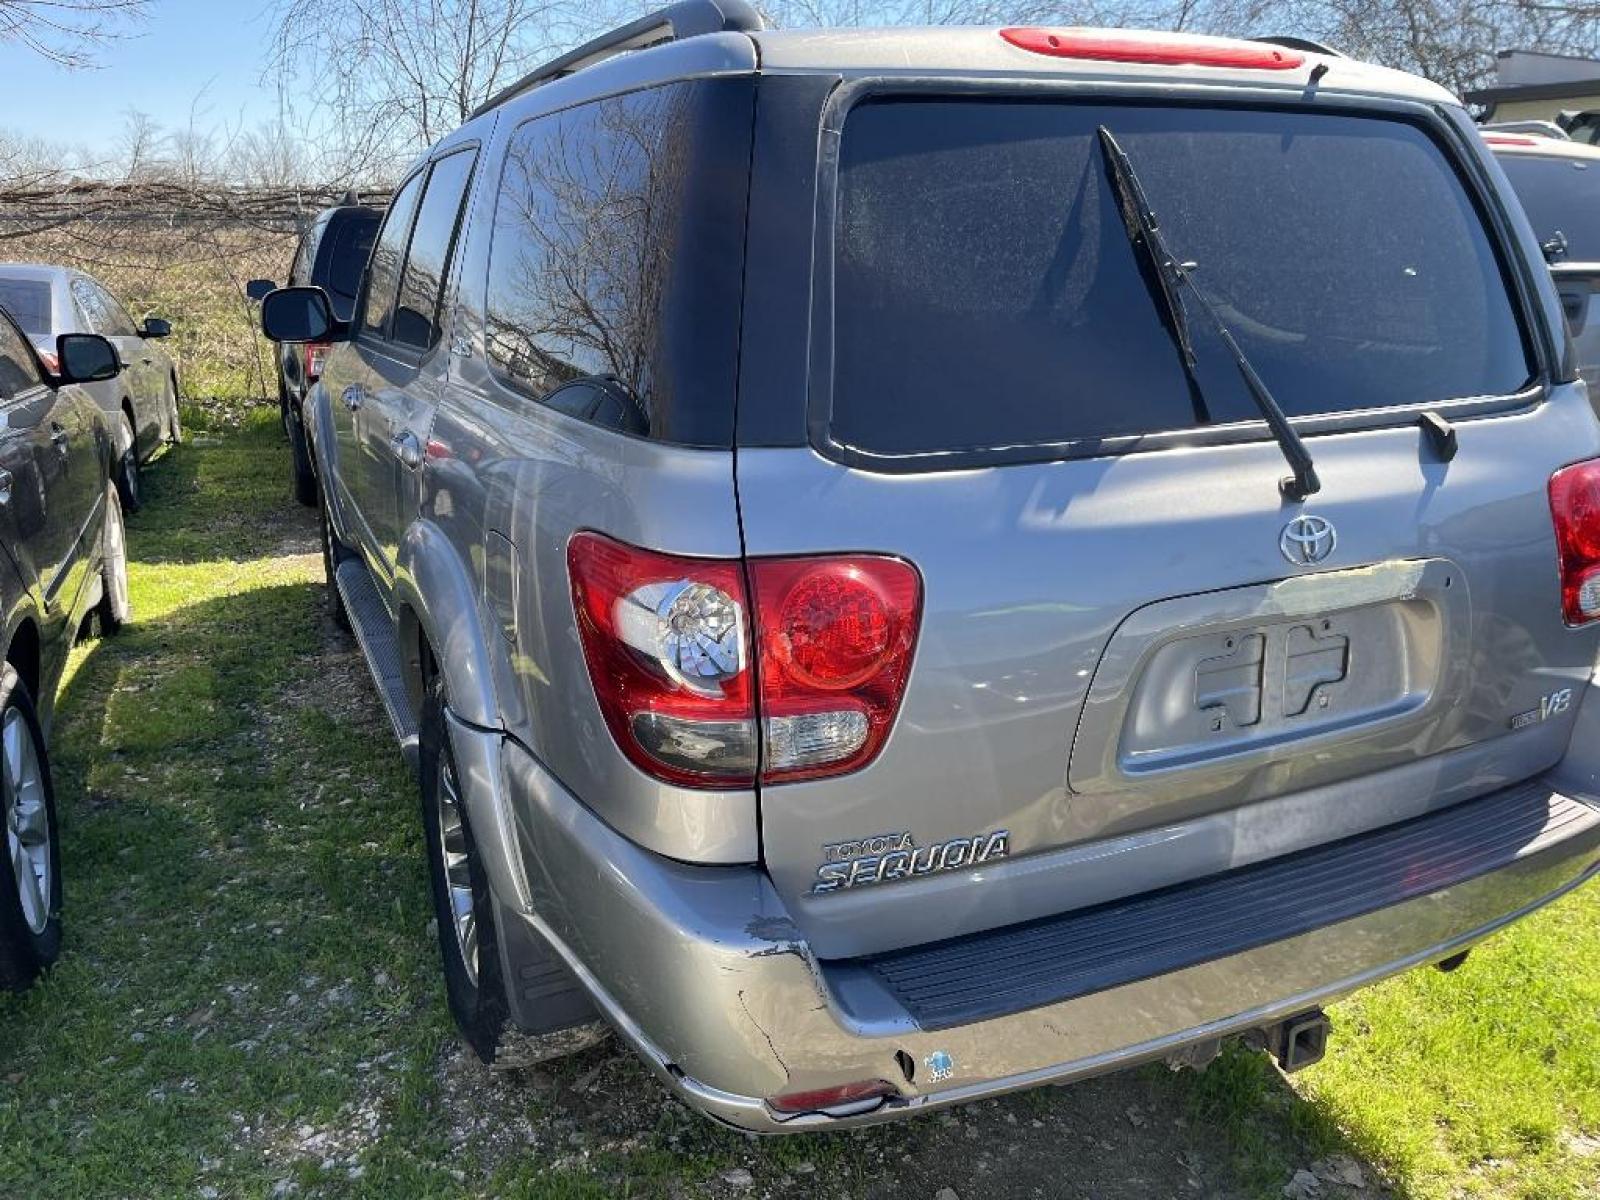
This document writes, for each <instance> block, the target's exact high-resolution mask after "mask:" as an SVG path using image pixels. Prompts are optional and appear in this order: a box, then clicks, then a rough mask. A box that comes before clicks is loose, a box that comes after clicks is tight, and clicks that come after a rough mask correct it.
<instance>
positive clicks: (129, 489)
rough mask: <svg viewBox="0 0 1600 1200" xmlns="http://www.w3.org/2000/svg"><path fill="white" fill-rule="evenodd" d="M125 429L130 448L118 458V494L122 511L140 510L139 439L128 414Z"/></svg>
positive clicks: (123, 424) (124, 418)
mask: <svg viewBox="0 0 1600 1200" xmlns="http://www.w3.org/2000/svg"><path fill="white" fill-rule="evenodd" d="M122 427H123V431H124V432H125V433H126V434H127V435H128V449H127V451H126V452H125V453H124V454H123V455H122V457H121V458H120V459H118V460H117V495H118V496H120V497H121V498H122V511H123V512H124V513H135V512H138V511H139V504H140V495H141V484H140V479H139V439H138V438H137V437H136V436H135V434H134V431H133V422H132V421H130V420H129V419H128V414H127V413H123V414H122Z"/></svg>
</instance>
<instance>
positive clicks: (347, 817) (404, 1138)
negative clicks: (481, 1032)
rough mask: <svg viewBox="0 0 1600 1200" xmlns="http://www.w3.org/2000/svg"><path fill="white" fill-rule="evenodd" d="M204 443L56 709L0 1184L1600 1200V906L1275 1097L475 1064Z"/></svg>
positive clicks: (216, 1190)
mask: <svg viewBox="0 0 1600 1200" xmlns="http://www.w3.org/2000/svg"><path fill="white" fill-rule="evenodd" d="M191 419H192V420H193V419H199V420H201V421H204V420H205V419H206V416H205V414H204V413H201V412H198V411H197V412H195V413H193V414H191ZM192 437H193V440H192V442H191V444H189V445H186V446H184V447H181V448H179V449H177V450H175V451H174V452H172V453H170V454H168V455H166V456H165V457H164V458H163V459H161V460H160V461H158V462H157V463H155V464H153V465H152V466H151V467H150V469H149V471H148V474H147V476H146V485H147V487H146V491H147V497H148V499H147V505H146V507H145V509H144V511H142V512H141V513H139V514H138V515H137V516H135V517H134V518H133V519H132V520H131V521H130V538H131V549H132V555H133V559H134V566H133V573H132V590H133V599H134V604H135V607H136V619H135V621H134V623H132V624H131V625H130V626H128V627H127V628H126V629H125V630H124V631H123V633H122V634H121V636H119V637H117V638H115V639H112V640H109V641H103V642H102V641H93V642H89V643H86V644H85V645H83V646H81V647H80V648H79V649H78V650H77V651H76V652H75V654H74V659H73V664H72V669H71V673H70V676H69V678H68V679H67V681H66V682H65V684H64V686H63V691H62V694H61V696H60V700H59V708H58V714H57V722H56V727H55V730H54V734H53V752H54V756H55V767H56V775H57V789H58V795H59V798H60V799H59V803H60V808H61V818H62V838H63V846H64V855H65V876H66V888H67V911H66V918H67V928H68V935H67V947H66V953H65V955H64V957H63V958H62V961H61V963H60V964H59V966H58V967H57V969H56V970H55V971H54V972H53V973H52V974H51V975H50V976H49V977H48V978H47V979H46V980H45V981H44V982H43V983H42V984H41V985H40V986H39V987H38V988H36V989H35V990H34V991H32V992H31V993H29V994H27V995H24V996H20V997H0V1196H4V1197H19V1198H22V1197H26V1198H27V1200H47V1198H54V1197H74V1198H76V1197H101V1196H106V1197H114V1196H136V1197H145V1196H169V1195H171V1196H217V1197H233V1196H238V1197H255V1196H269V1195H272V1194H274V1192H276V1193H277V1194H279V1195H284V1194H289V1193H293V1194H296V1195H319V1196H320V1195H326V1196H334V1197H342V1196H373V1197H409V1196H441V1197H443V1196H458V1195H494V1196H540V1197H589V1196H595V1197H601V1196H605V1197H609V1196H619V1195H652V1196H653V1195H699V1194H705V1193H707V1192H714V1193H716V1194H722V1195H731V1194H739V1195H747V1194H748V1195H760V1194H765V1193H770V1194H781V1195H785V1196H790V1195H797V1196H798V1195H804V1196H825V1197H829V1198H830V1200H837V1197H839V1196H840V1195H848V1196H851V1197H864V1196H878V1195H882V1196H898V1195H907V1196H930V1197H931V1196H933V1195H934V1194H935V1193H936V1192H937V1191H938V1189H939V1188H940V1187H941V1186H944V1185H946V1184H948V1185H951V1186H954V1187H955V1188H956V1190H957V1191H958V1193H959V1195H960V1196H961V1197H962V1198H963V1200H972V1198H973V1197H977V1196H1006V1197H1009V1196H1017V1197H1025V1196H1026V1197H1031V1196H1035V1195H1039V1196H1055V1195H1061V1194H1065V1195H1085V1196H1087V1195H1095V1196H1100V1197H1106V1198H1116V1200H1124V1198H1128V1200H1131V1198H1132V1197H1144V1196H1152V1197H1161V1196H1166V1195H1177V1194H1182V1195H1190V1194H1193V1195H1197V1196H1246V1195H1260V1196H1268V1197H1271V1196H1277V1195H1279V1194H1281V1189H1282V1187H1283V1185H1284V1183H1285V1182H1286V1181H1287V1179H1288V1177H1289V1176H1290V1175H1291V1174H1292V1173H1293V1171H1294V1170H1295V1169H1296V1168H1297V1167H1303V1166H1307V1165H1309V1164H1310V1163H1311V1162H1312V1161H1313V1160H1314V1159H1316V1158H1319V1157H1323V1156H1326V1155H1330V1154H1336V1153H1337V1154H1354V1155H1357V1156H1359V1157H1361V1158H1363V1160H1364V1161H1365V1162H1366V1163H1367V1169H1368V1171H1369V1174H1370V1175H1372V1176H1373V1177H1377V1176H1378V1175H1380V1174H1381V1175H1382V1176H1383V1177H1385V1178H1386V1179H1387V1180H1388V1181H1389V1183H1390V1184H1391V1185H1392V1187H1393V1188H1394V1190H1395V1191H1397V1192H1399V1193H1400V1194H1403V1195H1407V1196H1415V1197H1426V1198H1432V1197H1453V1196H1507V1197H1510V1196H1516V1197H1539V1198H1540V1200H1547V1198H1560V1197H1582V1196H1591V1197H1592V1196H1595V1195H1597V1194H1600V1154H1586V1153H1585V1151H1586V1150H1588V1149H1590V1148H1591V1145H1592V1143H1591V1142H1589V1141H1586V1140H1585V1139H1586V1138H1595V1137H1600V1056H1597V1047H1600V966H1597V964H1600V891H1597V890H1595V889H1592V888H1591V889H1589V890H1587V891H1584V892H1581V893H1579V894H1577V895H1575V896H1573V897H1571V898H1569V899H1568V900H1566V901H1564V902H1563V903H1562V904H1560V905H1558V906H1556V907H1554V908H1552V909H1551V910H1549V911H1547V912H1545V913H1543V914H1541V915H1539V916H1538V917H1536V918H1535V919H1533V920H1531V921H1528V922H1525V923H1524V924H1522V925H1520V926H1519V927H1517V928H1516V929H1514V930H1513V931H1511V932H1510V933H1508V934H1506V935H1503V936H1502V937H1500V938H1497V939H1496V940H1495V941H1493V942H1492V943H1490V944H1489V945H1488V946H1487V947H1485V948H1483V949H1481V950H1479V951H1478V952H1477V953H1476V954H1475V955H1474V957H1473V958H1472V960H1471V961H1470V962H1469V963H1468V964H1467V965H1466V966H1465V967H1464V968H1463V969H1462V970H1460V971H1458V972H1456V973H1455V974H1453V975H1449V976H1445V975H1440V974H1437V973H1435V972H1432V971H1425V972H1419V973H1414V974H1412V975H1410V976H1407V977H1405V978H1403V979H1400V980H1397V981H1394V982H1391V983H1389V984H1387V985H1385V986H1383V987H1381V988H1378V989H1376V990H1373V991H1371V992H1369V993H1367V994H1365V995H1364V996H1362V997H1359V998H1358V999H1356V1000H1354V1001H1352V1002H1349V1003H1346V1004H1343V1005H1341V1006H1339V1007H1338V1008H1337V1009H1336V1010H1335V1011H1334V1014H1333V1016H1334V1019H1335V1021H1336V1023H1337V1025H1338V1034H1337V1036H1336V1040H1335V1043H1334V1050H1333V1053H1332V1056H1331V1058H1330V1060H1329V1061H1328V1062H1327V1063H1325V1064H1324V1065H1322V1066H1320V1067H1317V1068H1313V1069H1312V1070H1311V1071H1309V1072H1307V1073H1306V1074H1305V1075H1303V1076H1301V1077H1299V1081H1297V1083H1296V1086H1295V1088H1290V1087H1288V1086H1286V1085H1285V1084H1284V1082H1283V1081H1282V1080H1281V1079H1280V1077H1279V1076H1277V1075H1276V1073H1275V1072H1273V1071H1272V1070H1271V1069H1270V1068H1269V1067H1268V1066H1267V1065H1266V1064H1265V1062H1264V1061H1263V1060H1262V1059H1261V1058H1260V1057H1259V1056H1252V1055H1247V1054H1244V1053H1232V1054H1229V1055H1227V1056H1225V1057H1224V1059H1223V1060H1222V1061H1220V1062H1219V1063H1218V1064H1216V1065H1214V1066H1213V1068H1212V1069H1211V1070H1210V1071H1209V1072H1208V1073H1206V1074H1205V1075H1201V1076H1187V1075H1186V1076H1170V1075H1168V1074H1166V1073H1165V1072H1164V1071H1162V1070H1161V1069H1159V1068H1156V1069H1150V1070H1146V1071H1143V1072H1137V1073H1134V1074H1131V1075H1130V1074H1125V1075H1121V1076H1117V1077H1113V1078H1110V1079H1105V1080H1097V1081H1092V1082H1090V1083H1087V1084H1083V1085H1078V1086H1075V1087H1071V1088H1047V1089H1043V1090H1040V1091H1036V1092H1032V1093H1027V1094H1023V1095H1020V1096H1016V1097H1010V1098H1007V1099H1005V1100H1003V1101H999V1102H987V1103H984V1104H981V1105H976V1106H971V1107H969V1108H967V1109H964V1110H961V1111H960V1112H958V1113H956V1114H954V1115H946V1116H942V1117H927V1118H923V1119H921V1120H917V1121H914V1122H909V1123H902V1124H899V1125H896V1126H892V1127H885V1128H880V1129H873V1130H869V1131H865V1132H858V1133H851V1134H834V1135H828V1136H814V1137H808V1138H802V1139H785V1140H778V1141H764V1142H760V1143H755V1142H752V1141H751V1140H749V1139H747V1138H744V1137H742V1136H739V1135H736V1134H732V1133H729V1132H727V1131H724V1130H721V1129H719V1128H717V1127H715V1126H713V1125H711V1124H710V1123H709V1122H706V1121H705V1120H703V1119H702V1118H699V1117H697V1116H695V1115H693V1114H691V1113H689V1112H688V1111H687V1110H685V1109H683V1108H682V1107H681V1106H680V1105H678V1104H676V1103H675V1102H673V1101H672V1100H670V1099H669V1098H668V1097H667V1096H666V1094H665V1093H664V1092H663V1091H662V1090H661V1089H660V1087H659V1086H658V1085H657V1084H656V1083H655V1082H654V1080H653V1079H652V1077H651V1076H650V1075H649V1074H648V1072H646V1071H645V1069H644V1068H643V1067H642V1066H641V1065H640V1064H638V1063H637V1062H636V1061H635V1060H634V1059H633V1058H632V1056H631V1055H629V1054H627V1053H625V1052H623V1051H621V1050H619V1049H618V1048H617V1047H616V1046H615V1045H614V1044H613V1045H609V1046H605V1047H599V1048H596V1049H594V1050H591V1051H586V1052H585V1053H583V1054H581V1055H579V1056H577V1057H576V1058H575V1059H573V1060H570V1061H566V1062H562V1063H558V1064H549V1065H546V1066H545V1067H542V1068H538V1069H534V1070H531V1071H524V1072H515V1073H504V1074H491V1073H489V1072H486V1071H484V1070H483V1069H482V1068H480V1067H478V1066H477V1065H476V1064H475V1062H473V1061H471V1060H470V1059H469V1057H468V1056H466V1055H465V1054H464V1053H463V1051H462V1050H461V1049H460V1047H459V1044H458V1043H457V1041H456V1039H455V1038H454V1036H453V1032H452V1028H451V1025H450V1021H449V1017H448V1014H447V1012H446V1010H445V1006H444V1000H443V989H442V986H441V984H440V981H439V973H438V969H437V964H436V951H435V948H434V942H433V933H432V931H431V929H430V924H431V910H430V908H429V905H428V901H427V893H426V889H425V877H424V869H423V865H422V853H421V839H420V836H419V830H418V822H417V820H416V799H415V790H414V787H413V784H412V781H411V779H410V777H409V775H408V772H407V771H406V769H405V767H404V765H403V764H402V762H401V760H400V758H399V755H398V753H397V752H396V751H395V749H394V747H393V744H392V741H391V739H390V735H389V733H388V730H387V728H386V726H385V725H384V723H383V718H382V716H381V713H380V710H379V708H378V705H377V703H376V700H375V698H374V696H373V695H372V693H371V691H370V688H369V685H368V683H367V680H366V677H365V669H364V666H363V665H362V663H361V662H360V660H359V657H358V656H357V653H356V652H355V650H354V649H353V645H352V643H351V642H350V640H349V639H348V637H347V636H345V635H342V634H340V633H339V632H338V631H337V630H336V629H334V627H333V626H332V624H331V622H330V621H329V620H328V619H327V616H326V612H325V607H324V599H323V591H322V585H321V564H320V559H319V558H318V556H317V554H316V543H315V526H314V524H313V521H312V518H311V515H310V514H309V512H307V510H304V509H300V508H297V507H295V506H294V505H293V504H292V503H291V502H290V500H289V498H288V495H287V464H286V455H285V450H284V447H283V444H282V441H281V438H280V437H279V435H278V433H277V431H276V429H275V425H274V421H273V415H272V414H271V413H264V412H259V411H258V412H256V413H254V414H251V415H249V416H247V417H246V418H245V419H244V421H243V423H242V425H241V424H235V425H232V426H226V425H223V424H213V425H212V426H211V427H209V428H205V427H202V428H196V429H193V430H192ZM1130 1110H1132V1111H1135V1112H1137V1114H1138V1119H1137V1120H1135V1119H1134V1118H1133V1117H1132V1116H1130V1115H1128V1114H1129V1113H1130ZM1594 1148H1596V1149H1600V1146H1594ZM736 1168H737V1169H746V1170H749V1171H750V1172H751V1173H752V1175H753V1176H754V1178H755V1187H754V1189H753V1190H752V1189H751V1188H748V1187H742V1186H740V1185H739V1184H737V1183H736V1182H729V1181H728V1180H725V1179H724V1178H723V1176H724V1174H725V1173H726V1172H728V1171H730V1170H733V1169H736ZM1190 1172H1192V1173H1193V1174H1194V1175H1195V1177H1196V1178H1197V1181H1198V1182H1199V1183H1200V1184H1201V1185H1202V1186H1201V1188H1200V1190H1196V1191H1191V1190H1190V1189H1189V1188H1188V1185H1187V1180H1186V1176H1187V1175H1188V1174H1189V1173H1190ZM1369 1194H1371V1193H1369Z"/></svg>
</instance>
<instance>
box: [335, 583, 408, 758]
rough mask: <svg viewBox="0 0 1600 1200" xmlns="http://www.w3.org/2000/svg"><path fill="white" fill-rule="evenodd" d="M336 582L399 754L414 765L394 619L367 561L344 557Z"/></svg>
mask: <svg viewBox="0 0 1600 1200" xmlns="http://www.w3.org/2000/svg"><path fill="white" fill-rule="evenodd" d="M334 579H335V580H336V581H337V582H338V584H339V595H340V597H341V598H342V599H343V600H344V611H345V612H346V613H347V614H348V615H349V617H350V628H351V630H353V631H354V633H355V635H356V641H357V642H358V643H359V644H360V646H361V654H362V656H363V657H364V658H365V659H366V660H367V669H368V670H370V671H371V672H372V682H373V683H374V684H376V685H377V688H378V695H379V696H380V697H382V699H383V707H384V711H385V712H387V713H388V714H389V724H390V725H392V726H393V727H394V736H395V738H396V739H397V740H398V741H399V743H400V753H401V754H403V755H405V758H406V762H408V763H410V764H411V765H412V766H413V767H415V766H416V765H417V718H416V714H415V713H413V712H412V710H411V697H410V696H408V695H407V694H406V677H405V672H404V671H403V670H402V668H401V662H400V643H399V640H398V639H397V638H396V637H395V634H394V622H393V621H392V620H391V619H390V618H389V610H388V608H386V607H385V606H384V603H383V597H382V596H380V595H378V589H377V587H376V586H375V585H374V584H373V582H372V574H371V572H369V571H368V570H367V567H366V564H365V563H363V562H362V561H361V560H360V559H357V558H347V559H345V560H344V561H343V562H341V563H340V564H339V569H338V570H337V571H336V572H335V573H334Z"/></svg>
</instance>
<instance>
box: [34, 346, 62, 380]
mask: <svg viewBox="0 0 1600 1200" xmlns="http://www.w3.org/2000/svg"><path fill="white" fill-rule="evenodd" d="M39 361H40V362H42V363H43V364H44V369H45V370H46V371H49V372H50V374H52V375H59V374H61V360H60V359H59V358H57V357H56V356H55V354H54V353H52V352H51V351H49V350H41V351H39Z"/></svg>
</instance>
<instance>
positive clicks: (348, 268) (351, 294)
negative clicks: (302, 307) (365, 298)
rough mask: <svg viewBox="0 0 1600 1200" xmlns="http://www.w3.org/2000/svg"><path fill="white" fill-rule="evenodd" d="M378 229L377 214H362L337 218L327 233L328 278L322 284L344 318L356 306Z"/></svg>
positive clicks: (325, 259) (324, 265)
mask: <svg viewBox="0 0 1600 1200" xmlns="http://www.w3.org/2000/svg"><path fill="white" fill-rule="evenodd" d="M377 232H378V218H377V215H376V214H372V215H369V214H366V213H362V214H360V215H347V216H340V217H335V218H334V219H333V228H332V229H331V230H330V231H329V232H328V234H327V235H326V241H327V246H326V248H325V249H324V250H323V253H322V270H323V272H324V274H325V275H326V276H327V278H326V279H325V280H324V281H323V283H322V286H323V288H324V289H325V290H326V291H327V293H328V296H329V297H330V298H331V299H332V300H333V308H334V311H335V312H336V313H337V314H338V316H339V319H340V320H341V321H348V320H349V319H350V313H351V312H352V311H353V310H354V309H355V303H356V295H357V293H359V292H360V291H361V272H363V271H365V270H366V269H367V259H368V257H369V256H370V255H371V254H372V239H373V238H374V237H375V236H376V235H377Z"/></svg>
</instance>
